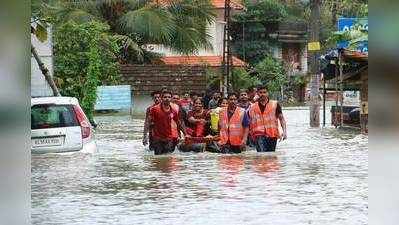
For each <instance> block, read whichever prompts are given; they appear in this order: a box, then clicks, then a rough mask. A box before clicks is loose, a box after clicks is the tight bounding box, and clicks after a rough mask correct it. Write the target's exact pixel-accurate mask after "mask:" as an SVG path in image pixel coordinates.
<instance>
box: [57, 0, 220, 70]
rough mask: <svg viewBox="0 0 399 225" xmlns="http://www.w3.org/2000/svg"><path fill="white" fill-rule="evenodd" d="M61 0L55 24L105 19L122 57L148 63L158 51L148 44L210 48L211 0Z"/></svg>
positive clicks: (190, 50) (184, 50)
mask: <svg viewBox="0 0 399 225" xmlns="http://www.w3.org/2000/svg"><path fill="white" fill-rule="evenodd" d="M162 2H163V3H162V4H161V3H158V1H147V0H144V1H141V0H133V1H126V0H112V1H74V0H65V1H60V2H59V4H55V6H54V7H53V8H54V10H53V15H54V17H55V18H56V19H55V21H56V23H61V24H62V23H64V22H66V21H69V20H73V21H75V22H77V23H86V22H87V21H102V22H104V23H106V24H108V26H109V27H110V31H111V32H112V33H113V34H114V35H117V37H118V40H119V42H121V45H122V46H123V47H122V48H121V49H120V53H119V56H120V57H119V60H120V61H123V62H131V63H143V62H149V61H151V60H152V59H153V58H154V57H158V56H159V55H158V54H153V53H151V52H149V51H148V50H147V45H148V44H162V45H164V46H166V47H170V48H171V49H172V50H173V51H176V52H179V53H183V54H192V53H196V52H197V51H198V50H199V49H202V48H210V47H211V43H210V41H209V40H210V35H209V33H208V29H207V28H208V25H210V24H211V23H212V22H213V21H214V19H215V16H216V14H215V12H214V9H213V6H212V3H211V1H210V0H195V1H193V0H172V1H162Z"/></svg>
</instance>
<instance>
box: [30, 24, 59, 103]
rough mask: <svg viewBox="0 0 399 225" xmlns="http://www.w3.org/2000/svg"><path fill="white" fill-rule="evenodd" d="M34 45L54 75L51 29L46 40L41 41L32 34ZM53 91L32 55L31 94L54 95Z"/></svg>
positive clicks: (36, 95) (34, 95)
mask: <svg viewBox="0 0 399 225" xmlns="http://www.w3.org/2000/svg"><path fill="white" fill-rule="evenodd" d="M31 42H32V45H33V46H34V47H35V48H36V51H37V53H38V55H39V57H40V59H41V60H42V62H43V63H44V65H45V66H46V67H47V69H48V70H49V73H50V76H53V74H54V69H53V42H52V36H51V30H50V29H48V39H47V41H46V42H44V43H42V42H40V41H39V40H38V39H37V38H36V36H34V35H31ZM52 95H53V92H52V90H51V88H50V85H48V84H47V82H46V80H45V79H44V76H43V74H42V72H41V71H40V69H39V66H38V64H37V62H36V60H35V58H34V57H33V56H31V96H32V97H38V96H52Z"/></svg>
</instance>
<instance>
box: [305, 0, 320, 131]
mask: <svg viewBox="0 0 399 225" xmlns="http://www.w3.org/2000/svg"><path fill="white" fill-rule="evenodd" d="M320 2H321V0H311V17H310V42H309V44H308V48H309V52H310V53H311V61H310V73H311V81H310V85H311V90H310V102H311V103H310V126H311V127H319V126H320V103H319V87H320V77H319V60H318V53H319V51H320V42H319V31H320Z"/></svg>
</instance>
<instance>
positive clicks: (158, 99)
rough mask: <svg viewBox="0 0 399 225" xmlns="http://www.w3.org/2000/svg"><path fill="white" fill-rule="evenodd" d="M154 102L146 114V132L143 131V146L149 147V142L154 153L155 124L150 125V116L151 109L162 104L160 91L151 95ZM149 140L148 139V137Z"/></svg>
mask: <svg viewBox="0 0 399 225" xmlns="http://www.w3.org/2000/svg"><path fill="white" fill-rule="evenodd" d="M151 97H152V101H153V104H152V105H150V106H149V107H148V108H147V110H146V112H145V121H144V130H143V145H144V146H145V145H147V144H148V142H149V146H148V147H149V149H150V150H151V151H152V150H153V149H152V127H153V124H150V123H149V122H150V121H149V116H150V109H151V107H153V106H155V105H157V104H159V103H160V102H161V92H159V91H154V92H152V93H151ZM147 135H148V136H149V138H148V136H147Z"/></svg>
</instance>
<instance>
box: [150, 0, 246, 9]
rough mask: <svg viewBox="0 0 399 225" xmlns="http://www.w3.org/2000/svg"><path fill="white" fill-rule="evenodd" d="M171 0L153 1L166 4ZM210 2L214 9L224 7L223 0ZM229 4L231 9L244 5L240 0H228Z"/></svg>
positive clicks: (242, 7)
mask: <svg viewBox="0 0 399 225" xmlns="http://www.w3.org/2000/svg"><path fill="white" fill-rule="evenodd" d="M171 1H173V0H155V1H154V2H155V3H157V4H164V5H168V4H169V3H170V2H171ZM211 2H212V5H213V6H214V7H215V8H216V9H224V4H225V0H211ZM230 5H231V8H232V9H236V10H242V9H244V6H243V5H242V4H241V3H240V0H234V1H232V0H230Z"/></svg>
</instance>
